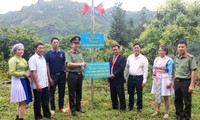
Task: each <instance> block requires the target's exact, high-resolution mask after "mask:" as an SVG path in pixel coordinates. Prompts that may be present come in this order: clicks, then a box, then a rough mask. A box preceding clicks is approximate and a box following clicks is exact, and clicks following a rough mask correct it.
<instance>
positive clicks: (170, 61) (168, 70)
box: [165, 59, 174, 88]
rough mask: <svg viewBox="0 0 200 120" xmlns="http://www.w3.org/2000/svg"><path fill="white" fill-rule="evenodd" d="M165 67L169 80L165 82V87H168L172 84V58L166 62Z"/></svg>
mask: <svg viewBox="0 0 200 120" xmlns="http://www.w3.org/2000/svg"><path fill="white" fill-rule="evenodd" d="M165 68H166V69H167V73H168V75H169V77H168V79H169V80H170V82H169V83H168V84H167V86H166V87H167V88H170V87H171V85H172V82H173V81H172V76H173V71H174V62H173V60H172V59H170V60H169V61H168V62H167V64H166V66H165Z"/></svg>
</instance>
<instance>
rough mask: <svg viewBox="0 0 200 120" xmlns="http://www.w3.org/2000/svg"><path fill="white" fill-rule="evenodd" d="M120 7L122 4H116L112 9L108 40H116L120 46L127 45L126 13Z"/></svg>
mask: <svg viewBox="0 0 200 120" xmlns="http://www.w3.org/2000/svg"><path fill="white" fill-rule="evenodd" d="M121 7H122V3H116V5H115V7H114V9H113V13H112V18H113V20H112V22H111V30H110V32H109V38H110V39H114V40H116V41H117V42H118V43H119V44H120V45H127V41H128V38H127V35H128V34H127V28H126V27H127V25H126V19H125V16H126V11H124V10H123V9H122V8H121Z"/></svg>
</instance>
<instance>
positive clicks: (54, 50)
mask: <svg viewBox="0 0 200 120" xmlns="http://www.w3.org/2000/svg"><path fill="white" fill-rule="evenodd" d="M51 51H53V52H55V50H54V49H53V48H51ZM58 52H60V49H58Z"/></svg>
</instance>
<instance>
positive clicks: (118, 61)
mask: <svg viewBox="0 0 200 120" xmlns="http://www.w3.org/2000/svg"><path fill="white" fill-rule="evenodd" d="M112 52H113V56H111V57H110V58H109V63H110V77H109V78H108V81H109V82H110V95H111V100H112V108H113V109H118V97H119V101H120V111H124V110H125V109H126V101H125V94H124V83H125V78H124V69H125V66H126V58H125V57H124V56H122V55H120V46H119V45H118V44H116V45H113V46H112Z"/></svg>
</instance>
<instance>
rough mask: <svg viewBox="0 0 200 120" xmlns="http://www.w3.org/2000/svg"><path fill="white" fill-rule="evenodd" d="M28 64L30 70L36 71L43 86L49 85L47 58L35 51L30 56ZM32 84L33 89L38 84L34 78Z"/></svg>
mask: <svg viewBox="0 0 200 120" xmlns="http://www.w3.org/2000/svg"><path fill="white" fill-rule="evenodd" d="M28 64H29V69H30V71H36V74H37V77H38V82H39V84H40V86H41V88H45V87H48V76H47V66H46V60H45V58H44V57H43V56H39V55H38V54H36V53H35V54H34V55H33V56H31V57H30V59H29V61H28ZM31 85H32V89H36V84H35V82H34V80H33V78H32V81H31Z"/></svg>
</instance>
